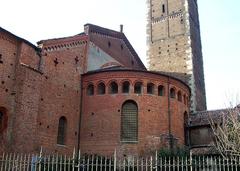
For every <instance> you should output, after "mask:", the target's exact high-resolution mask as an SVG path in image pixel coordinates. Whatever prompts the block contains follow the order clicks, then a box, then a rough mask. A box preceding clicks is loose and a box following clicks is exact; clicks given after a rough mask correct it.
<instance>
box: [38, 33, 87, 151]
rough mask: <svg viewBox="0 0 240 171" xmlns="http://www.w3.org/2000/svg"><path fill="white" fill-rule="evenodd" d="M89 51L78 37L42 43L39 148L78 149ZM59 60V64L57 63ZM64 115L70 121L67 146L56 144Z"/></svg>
mask: <svg viewBox="0 0 240 171" xmlns="http://www.w3.org/2000/svg"><path fill="white" fill-rule="evenodd" d="M77 42H81V43H80V44H77ZM75 43H76V44H75ZM86 48H87V43H86V41H85V40H82V39H81V38H79V37H76V38H75V39H70V41H69V39H64V40H61V39H60V40H58V41H56V40H53V41H52V40H49V41H45V42H43V49H44V51H43V52H42V54H43V57H42V58H43V61H42V65H41V70H42V72H43V73H44V74H43V81H42V85H41V88H40V94H41V97H40V100H39V116H38V120H37V130H38V135H39V137H38V138H39V145H40V146H42V147H43V150H45V151H46V152H58V153H65V154H71V153H72V151H73V149H74V147H77V140H78V120H79V113H80V100H81V94H80V82H81V74H82V73H83V72H84V71H83V70H84V68H85V56H86ZM76 58H77V59H78V61H77V62H76V60H75V59H76ZM56 59H57V61H58V64H55V63H54V60H56ZM61 116H64V117H66V119H67V132H66V143H65V145H57V133H58V123H59V119H60V117H61Z"/></svg>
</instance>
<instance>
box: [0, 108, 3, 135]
mask: <svg viewBox="0 0 240 171" xmlns="http://www.w3.org/2000/svg"><path fill="white" fill-rule="evenodd" d="M2 130H3V112H2V111H0V133H1V131H2Z"/></svg>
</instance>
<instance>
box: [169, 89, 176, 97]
mask: <svg viewBox="0 0 240 171" xmlns="http://www.w3.org/2000/svg"><path fill="white" fill-rule="evenodd" d="M170 97H171V98H173V99H175V98H176V91H175V89H174V88H171V89H170Z"/></svg>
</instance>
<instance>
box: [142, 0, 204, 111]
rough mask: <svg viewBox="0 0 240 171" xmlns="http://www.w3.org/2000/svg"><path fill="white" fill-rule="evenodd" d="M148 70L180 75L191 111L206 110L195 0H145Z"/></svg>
mask: <svg viewBox="0 0 240 171" xmlns="http://www.w3.org/2000/svg"><path fill="white" fill-rule="evenodd" d="M147 33H148V63H149V69H150V70H154V71H164V72H170V73H172V74H176V75H179V76H180V77H184V79H185V81H186V83H187V84H188V85H189V86H190V87H191V111H202V110H206V94H205V82H204V71H203V57H202V48H201V37H200V26H199V18H198V5H197V0H148V26H147Z"/></svg>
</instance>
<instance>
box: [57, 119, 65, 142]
mask: <svg viewBox="0 0 240 171" xmlns="http://www.w3.org/2000/svg"><path fill="white" fill-rule="evenodd" d="M66 130H67V119H66V118H65V117H64V116H62V117H61V118H60V119H59V123H58V136H57V144H60V145H64V144H65V143H66V142H65V141H66Z"/></svg>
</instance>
